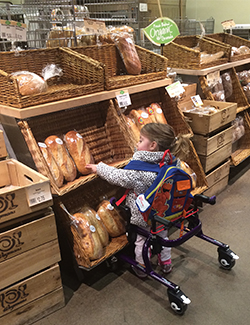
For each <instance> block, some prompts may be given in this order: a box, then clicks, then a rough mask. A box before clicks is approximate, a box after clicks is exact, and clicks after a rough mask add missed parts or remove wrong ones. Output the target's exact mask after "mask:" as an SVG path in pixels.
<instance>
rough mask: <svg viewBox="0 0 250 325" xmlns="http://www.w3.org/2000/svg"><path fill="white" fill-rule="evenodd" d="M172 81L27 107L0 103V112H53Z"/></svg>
mask: <svg viewBox="0 0 250 325" xmlns="http://www.w3.org/2000/svg"><path fill="white" fill-rule="evenodd" d="M171 83H172V81H171V79H169V78H165V79H161V80H156V81H151V82H147V83H142V84H138V85H133V86H130V87H125V88H119V89H114V90H107V91H101V92H97V93H93V94H88V95H84V96H79V97H74V98H69V99H64V100H59V101H56V102H50V103H45V104H41V105H36V106H31V107H27V108H21V109H19V108H15V107H11V106H5V105H0V114H2V115H7V116H10V117H14V118H17V119H21V120H22V119H27V118H30V117H35V116H39V115H44V114H49V113H54V112H58V111H62V110H65V109H70V108H74V107H78V106H82V105H87V104H91V103H96V102H101V101H103V100H109V99H112V98H115V97H116V93H118V92H120V91H121V90H128V92H129V94H134V93H139V92H142V91H146V90H150V89H154V88H160V87H165V86H168V85H169V84H171Z"/></svg>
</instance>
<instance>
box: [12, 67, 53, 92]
mask: <svg viewBox="0 0 250 325" xmlns="http://www.w3.org/2000/svg"><path fill="white" fill-rule="evenodd" d="M12 76H14V77H15V79H16V80H17V84H18V88H19V92H20V94H21V95H22V96H28V95H36V94H40V93H42V92H45V91H46V90H47V83H46V81H45V80H44V79H43V78H41V77H40V76H38V75H37V74H35V73H32V72H29V71H17V72H14V73H12Z"/></svg>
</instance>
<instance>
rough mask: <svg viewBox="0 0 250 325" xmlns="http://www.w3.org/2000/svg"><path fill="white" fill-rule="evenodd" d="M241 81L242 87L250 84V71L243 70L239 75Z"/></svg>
mask: <svg viewBox="0 0 250 325" xmlns="http://www.w3.org/2000/svg"><path fill="white" fill-rule="evenodd" d="M237 76H238V78H239V81H240V83H241V85H242V86H246V85H247V84H248V83H249V82H250V71H249V70H243V71H240V72H238V73H237Z"/></svg>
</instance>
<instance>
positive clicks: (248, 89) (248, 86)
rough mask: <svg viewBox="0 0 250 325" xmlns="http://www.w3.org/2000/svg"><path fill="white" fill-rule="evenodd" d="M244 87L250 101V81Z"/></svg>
mask: <svg viewBox="0 0 250 325" xmlns="http://www.w3.org/2000/svg"><path fill="white" fill-rule="evenodd" d="M242 88H243V91H244V93H245V95H246V97H247V100H248V102H249V103H250V83H249V84H247V85H246V86H243V87H242Z"/></svg>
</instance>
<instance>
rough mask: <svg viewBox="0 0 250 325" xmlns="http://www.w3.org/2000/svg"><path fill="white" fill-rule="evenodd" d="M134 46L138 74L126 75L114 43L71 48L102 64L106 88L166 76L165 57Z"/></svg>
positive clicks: (139, 82) (115, 87) (119, 86)
mask: <svg viewBox="0 0 250 325" xmlns="http://www.w3.org/2000/svg"><path fill="white" fill-rule="evenodd" d="M135 47H136V50H137V53H138V56H139V58H140V61H141V66H142V70H141V74H139V75H128V74H127V73H126V70H125V66H124V64H123V62H122V59H121V56H120V54H119V52H118V49H117V47H116V46H115V45H114V44H103V45H93V46H84V47H74V48H71V49H72V51H74V52H77V53H80V54H83V55H86V56H88V57H90V58H92V59H94V60H97V61H98V62H101V63H103V64H104V70H105V88H106V89H107V90H110V89H117V88H124V87H127V86H132V85H137V84H141V83H145V82H149V81H155V80H159V79H164V78H166V76H167V63H168V60H167V58H165V57H163V56H161V55H159V54H156V53H154V52H152V51H149V50H147V49H144V48H142V47H140V46H138V45H136V46H135Z"/></svg>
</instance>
